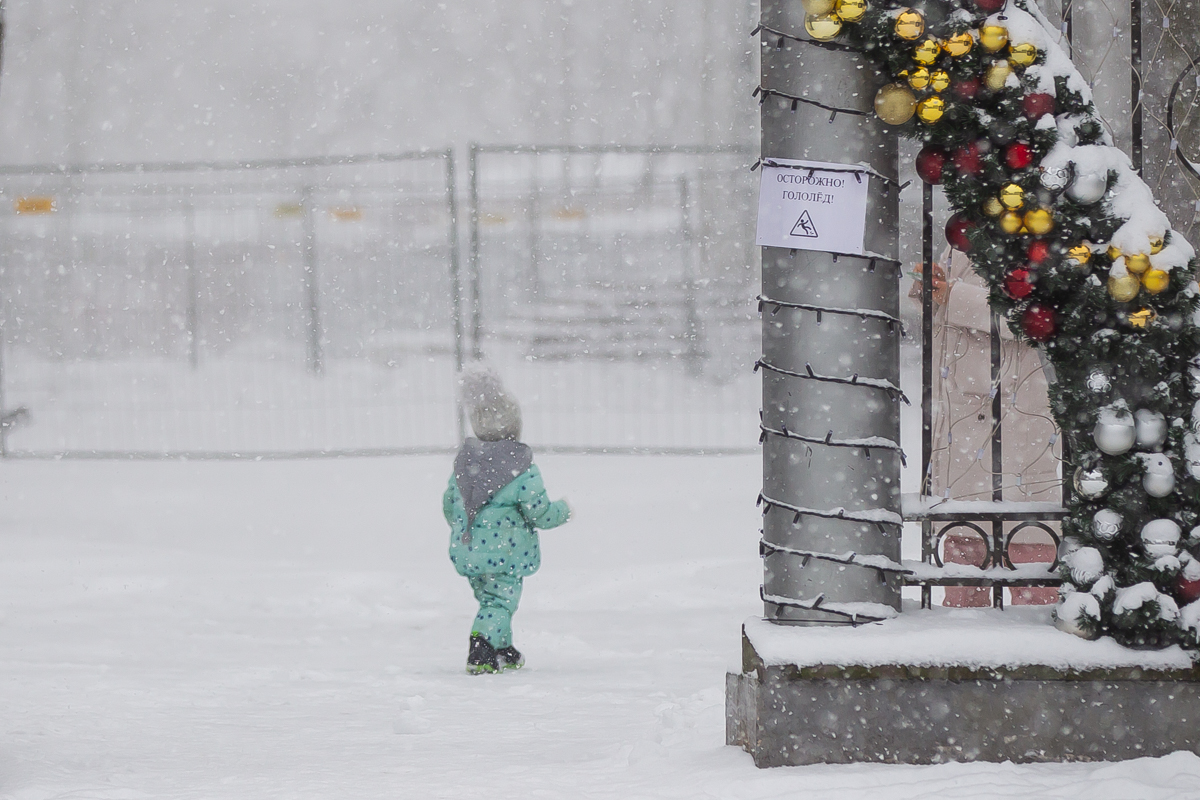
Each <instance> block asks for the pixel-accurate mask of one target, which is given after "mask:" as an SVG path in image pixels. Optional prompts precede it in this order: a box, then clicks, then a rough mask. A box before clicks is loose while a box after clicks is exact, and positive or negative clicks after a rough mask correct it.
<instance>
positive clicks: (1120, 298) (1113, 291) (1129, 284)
mask: <svg viewBox="0 0 1200 800" xmlns="http://www.w3.org/2000/svg"><path fill="white" fill-rule="evenodd" d="M1141 290H1142V282H1141V281H1139V280H1138V279H1137V276H1136V275H1121V276H1120V277H1117V276H1114V277H1111V278H1109V279H1108V293H1109V295H1111V296H1112V299H1113V300H1116V301H1117V302H1118V303H1128V302H1129V301H1130V300H1132V299H1133V298H1135V297H1137V296H1138V292H1140V291H1141Z"/></svg>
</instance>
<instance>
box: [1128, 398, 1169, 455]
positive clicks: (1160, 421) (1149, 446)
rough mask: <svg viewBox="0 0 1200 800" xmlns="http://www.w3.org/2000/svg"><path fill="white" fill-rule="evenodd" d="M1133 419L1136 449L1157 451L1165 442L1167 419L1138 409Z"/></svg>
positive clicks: (1144, 409)
mask: <svg viewBox="0 0 1200 800" xmlns="http://www.w3.org/2000/svg"><path fill="white" fill-rule="evenodd" d="M1133 418H1134V428H1135V433H1136V437H1137V446H1138V447H1140V448H1141V449H1143V450H1158V449H1159V448H1160V447H1162V446H1163V443H1164V442H1166V441H1167V418H1166V417H1164V416H1163V415H1162V414H1161V413H1160V412H1158V411H1151V410H1150V409H1147V408H1139V409H1138V410H1137V411H1136V412H1135V413H1134V415H1133Z"/></svg>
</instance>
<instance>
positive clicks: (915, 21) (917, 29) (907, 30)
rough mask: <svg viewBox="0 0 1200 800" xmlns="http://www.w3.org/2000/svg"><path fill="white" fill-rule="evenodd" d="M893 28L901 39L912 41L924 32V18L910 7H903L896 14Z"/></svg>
mask: <svg viewBox="0 0 1200 800" xmlns="http://www.w3.org/2000/svg"><path fill="white" fill-rule="evenodd" d="M894 30H895V31H896V35H897V36H899V37H900V38H901V39H908V40H909V41H913V40H914V39H917V38H919V37H920V36H921V34H922V33H924V32H925V18H924V17H922V16H921V14H920V13H919V12H917V11H913V10H912V9H911V8H908V9H905V10H904V11H901V12H900V13H899V14H897V15H896V25H895V28H894Z"/></svg>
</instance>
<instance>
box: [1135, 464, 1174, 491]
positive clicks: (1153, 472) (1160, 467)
mask: <svg viewBox="0 0 1200 800" xmlns="http://www.w3.org/2000/svg"><path fill="white" fill-rule="evenodd" d="M1142 463H1143V464H1144V465H1145V468H1146V472H1145V474H1144V475H1142V488H1143V489H1145V490H1146V494H1148V495H1150V496H1151V497H1166V496H1167V495H1169V494H1170V493H1171V492H1173V491H1175V468H1174V467H1173V466H1171V459H1169V458H1167V457H1166V456H1164V455H1161V454H1154V455H1148V456H1143V457H1142Z"/></svg>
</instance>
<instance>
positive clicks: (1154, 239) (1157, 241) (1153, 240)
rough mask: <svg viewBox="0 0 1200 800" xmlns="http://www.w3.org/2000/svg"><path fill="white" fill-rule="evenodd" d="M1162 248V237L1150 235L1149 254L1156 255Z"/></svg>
mask: <svg viewBox="0 0 1200 800" xmlns="http://www.w3.org/2000/svg"><path fill="white" fill-rule="evenodd" d="M1162 249H1163V237H1161V236H1151V237H1150V255H1152V256H1156V255H1158V254H1159V253H1161V252H1162Z"/></svg>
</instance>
